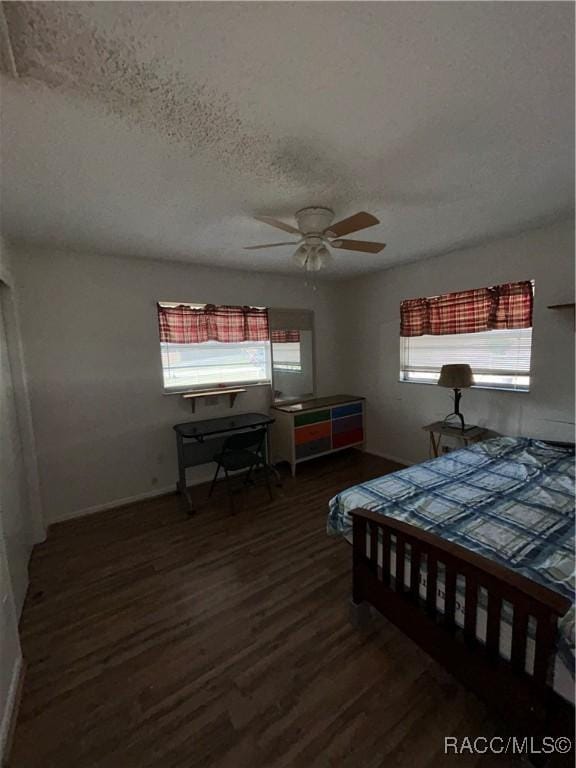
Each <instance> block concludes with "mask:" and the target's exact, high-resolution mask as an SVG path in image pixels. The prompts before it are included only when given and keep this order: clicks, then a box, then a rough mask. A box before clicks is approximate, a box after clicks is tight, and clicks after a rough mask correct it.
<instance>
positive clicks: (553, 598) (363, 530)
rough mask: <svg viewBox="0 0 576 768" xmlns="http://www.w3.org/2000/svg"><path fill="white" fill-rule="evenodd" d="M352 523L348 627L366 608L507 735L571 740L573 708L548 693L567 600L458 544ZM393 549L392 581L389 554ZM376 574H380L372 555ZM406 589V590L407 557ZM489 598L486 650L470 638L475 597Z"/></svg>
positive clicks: (366, 521) (374, 523)
mask: <svg viewBox="0 0 576 768" xmlns="http://www.w3.org/2000/svg"><path fill="white" fill-rule="evenodd" d="M351 514H352V518H353V558H354V560H353V588H352V612H351V618H352V620H353V621H354V622H355V623H358V624H359V623H363V622H365V621H367V620H368V619H369V618H370V606H373V607H374V608H375V609H376V610H377V611H378V612H379V613H381V614H382V615H383V616H384V617H386V618H387V619H389V620H390V621H392V622H393V623H394V624H396V625H397V626H398V627H399V628H400V629H401V630H402V631H403V632H404V633H405V634H406V635H408V637H410V638H411V639H412V640H414V642H416V643H417V644H418V645H419V646H420V647H421V648H423V649H424V650H425V651H426V652H427V653H428V654H429V655H430V656H432V657H433V658H434V659H436V660H437V661H438V662H439V663H440V664H441V665H442V666H444V667H445V668H446V669H447V670H448V671H449V672H451V673H452V674H453V675H454V676H455V677H457V678H458V679H459V680H460V681H461V682H462V683H463V684H464V685H465V686H466V687H468V688H469V689H471V690H472V691H473V692H474V693H476V694H477V695H478V696H479V697H480V698H482V699H483V700H484V701H485V702H486V703H487V704H488V706H489V708H490V711H491V712H494V713H495V714H497V715H498V716H499V718H502V720H504V722H505V723H506V725H507V730H508V732H509V733H510V734H513V735H518V736H535V737H538V736H544V735H546V736H559V735H563V736H569V737H570V738H572V737H573V734H574V708H573V707H572V706H571V705H570V704H569V703H568V702H567V701H565V700H564V699H563V698H562V697H561V696H560V695H559V694H557V693H556V692H555V691H554V690H553V689H552V687H551V667H552V658H553V655H554V652H555V648H556V631H557V622H558V619H559V618H560V617H561V616H563V615H564V614H565V613H566V611H567V610H568V608H569V607H570V601H569V600H568V599H567V598H565V597H563V596H562V595H560V594H558V593H557V592H553V591H552V590H550V589H547V588H546V587H543V586H541V585H539V584H537V583H536V582H533V581H531V580H530V579H527V578H525V577H524V576H521V575H520V574H517V573H514V572H513V571H511V570H509V569H508V568H505V567H503V566H501V565H499V564H498V563H495V562H493V561H491V560H488V559H487V558H485V557H482V556H481V555H478V554H476V553H474V552H472V551H470V550H467V549H465V548H463V547H461V546H459V545H457V544H454V543H452V542H449V541H445V540H444V539H442V538H440V537H438V536H435V535H434V534H431V533H428V532H427V531H423V530H421V529H419V528H416V527H414V526H412V525H408V524H406V523H403V522H400V521H398V520H395V519H393V518H390V517H386V516H385V515H380V514H376V513H374V512H370V511H367V510H365V509H356V510H354V511H353V512H352V513H351ZM392 542H394V546H395V548H396V568H395V574H394V575H390V555H391V546H392ZM379 549H380V556H381V562H382V565H381V566H379V565H378V552H379ZM407 556H409V562H410V580H409V583H408V584H406V583H405V576H404V575H405V571H403V568H405V567H406V565H405V558H406V557H407ZM424 561H425V562H426V571H427V577H426V579H427V584H426V599H422V598H421V597H420V595H419V587H420V584H419V577H420V567H421V564H422V563H423V562H424ZM439 564H442V565H441V567H442V566H443V568H444V593H445V603H444V611H441V610H440V609H439V608H438V607H437V604H436V601H437V580H438V570H439V568H438V566H439ZM459 575H462V576H464V578H465V583H466V587H465V605H464V627H463V628H461V627H460V626H458V624H457V623H456V622H455V611H456V581H457V577H458V576H459ZM480 587H483V588H484V589H486V591H487V595H488V603H487V606H486V611H487V622H486V642H485V643H484V642H481V641H479V640H478V639H477V634H476V621H477V607H478V592H479V588H480ZM503 601H506V602H508V603H511V605H512V607H513V618H512V646H511V659H510V660H509V661H508V660H506V659H504V658H503V657H502V656H500V654H499V652H498V649H499V639H500V621H501V609H502V604H503ZM529 617H534V619H535V620H536V622H537V626H536V634H535V653H534V665H533V673H532V674H529V673H528V672H526V670H525V667H526V644H527V635H528V619H529Z"/></svg>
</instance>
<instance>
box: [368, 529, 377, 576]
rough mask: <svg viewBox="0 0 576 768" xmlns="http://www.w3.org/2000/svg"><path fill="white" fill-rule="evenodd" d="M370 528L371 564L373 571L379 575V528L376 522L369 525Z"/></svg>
mask: <svg viewBox="0 0 576 768" xmlns="http://www.w3.org/2000/svg"><path fill="white" fill-rule="evenodd" d="M369 530H370V565H371V566H372V570H373V572H374V573H375V574H376V576H378V528H377V527H376V525H375V524H374V523H372V524H371V525H370V527H369Z"/></svg>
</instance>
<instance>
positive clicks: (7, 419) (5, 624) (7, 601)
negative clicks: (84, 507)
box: [0, 239, 45, 762]
mask: <svg viewBox="0 0 576 768" xmlns="http://www.w3.org/2000/svg"><path fill="white" fill-rule="evenodd" d="M44 533H45V531H44V525H43V522H42V517H41V510H40V503H39V489H38V478H37V472H36V459H35V450H34V440H33V434H32V428H31V418H30V407H29V401H28V393H27V385H26V377H25V373H24V368H23V364H22V347H21V340H20V335H19V326H18V314H17V307H16V302H15V297H14V293H13V277H12V273H11V270H10V263H9V254H8V251H7V248H6V245H5V244H4V242H3V241H2V240H1V239H0V762H1V761H2V757H3V754H4V749H5V743H6V737H7V734H8V727H9V724H10V718H11V715H12V710H13V706H14V701H15V696H16V690H17V685H18V679H19V674H20V669H21V664H22V654H21V650H20V642H19V638H18V619H19V616H20V613H21V611H22V607H23V604H24V598H25V596H26V591H27V589H28V560H29V556H30V552H31V549H32V545H33V543H34V542H36V541H40V540H41V539H42V538H43V537H44Z"/></svg>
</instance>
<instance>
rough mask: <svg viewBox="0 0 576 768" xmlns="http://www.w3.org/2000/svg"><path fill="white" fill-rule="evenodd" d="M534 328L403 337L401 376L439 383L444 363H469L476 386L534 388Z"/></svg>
mask: <svg viewBox="0 0 576 768" xmlns="http://www.w3.org/2000/svg"><path fill="white" fill-rule="evenodd" d="M531 349H532V328H518V329H510V330H508V329H507V330H494V331H482V332H480V333H460V334H454V335H444V336H410V337H401V339H400V380H401V381H413V382H422V383H430V384H432V383H436V382H437V381H438V377H439V375H440V369H441V367H442V366H443V365H446V364H449V363H468V365H470V366H471V368H472V371H473V373H474V382H475V386H479V387H493V388H499V389H512V390H520V391H527V390H528V389H529V388H530V356H531Z"/></svg>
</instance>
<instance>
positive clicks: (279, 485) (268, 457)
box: [266, 424, 282, 488]
mask: <svg viewBox="0 0 576 768" xmlns="http://www.w3.org/2000/svg"><path fill="white" fill-rule="evenodd" d="M271 459H272V441H271V439H270V425H269V424H267V425H266V463H267V465H268V468H269V469H270V471H271V472H272V474H273V475H274V479H275V482H276V488H282V479H281V478H280V472H278V470H277V469H276V467H275V466H274V464H272V461H271Z"/></svg>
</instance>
